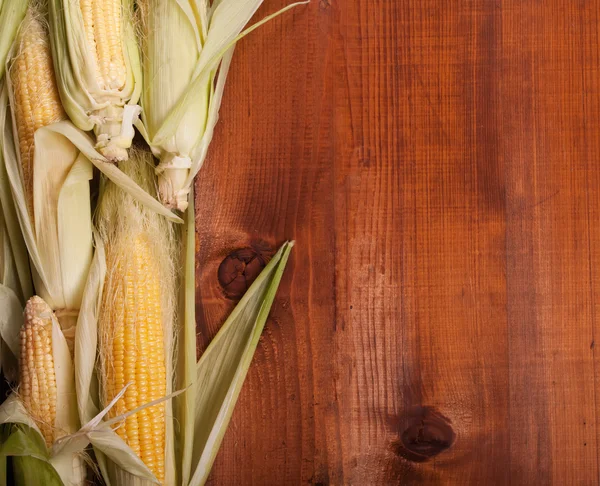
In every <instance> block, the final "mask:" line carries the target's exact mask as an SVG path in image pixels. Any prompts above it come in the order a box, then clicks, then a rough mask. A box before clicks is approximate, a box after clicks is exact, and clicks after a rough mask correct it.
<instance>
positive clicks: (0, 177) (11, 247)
mask: <svg viewBox="0 0 600 486" xmlns="http://www.w3.org/2000/svg"><path fill="white" fill-rule="evenodd" d="M7 97H8V95H7V91H6V88H5V86H4V84H3V83H2V82H0V309H2V312H1V313H0V370H2V371H3V373H4V375H5V377H6V378H7V379H8V380H9V381H14V380H15V379H16V376H17V366H16V365H17V357H18V356H19V329H20V328H21V323H22V320H23V319H22V313H23V306H24V304H25V301H26V300H27V299H28V298H29V297H31V295H33V287H32V282H31V274H30V269H29V258H28V256H27V250H26V249H25V243H24V241H23V236H22V234H21V229H20V227H19V221H18V219H17V213H16V209H15V206H14V202H13V199H12V197H11V191H10V184H9V181H8V175H7V173H6V166H5V164H4V157H3V154H2V147H3V143H2V141H3V137H2V136H1V134H2V133H3V132H4V126H5V123H6V120H7V117H6V104H7Z"/></svg>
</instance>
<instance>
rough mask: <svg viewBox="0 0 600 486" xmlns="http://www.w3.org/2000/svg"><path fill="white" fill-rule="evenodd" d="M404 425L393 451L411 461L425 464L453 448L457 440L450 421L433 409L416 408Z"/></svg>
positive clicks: (406, 418) (394, 443)
mask: <svg viewBox="0 0 600 486" xmlns="http://www.w3.org/2000/svg"><path fill="white" fill-rule="evenodd" d="M403 423H404V424H403V426H404V430H402V432H401V433H400V438H399V439H398V440H396V441H394V442H393V444H392V449H393V451H394V452H395V453H396V454H397V455H399V456H401V457H403V458H404V459H407V460H409V461H413V462H425V461H427V460H429V459H431V458H432V457H435V456H437V455H438V454H440V453H442V452H444V451H445V450H446V449H449V448H450V447H452V444H454V441H455V439H456V434H455V433H454V430H453V429H452V426H451V423H450V420H449V419H447V418H446V417H444V416H443V415H442V414H441V413H439V412H438V411H437V410H435V409H434V408H432V407H415V408H414V409H413V410H412V411H411V412H410V413H409V414H407V416H406V417H405V419H404V420H403Z"/></svg>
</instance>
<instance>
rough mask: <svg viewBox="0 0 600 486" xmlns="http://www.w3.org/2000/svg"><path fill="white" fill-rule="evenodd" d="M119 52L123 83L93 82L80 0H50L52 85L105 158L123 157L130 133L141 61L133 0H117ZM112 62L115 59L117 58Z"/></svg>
mask: <svg viewBox="0 0 600 486" xmlns="http://www.w3.org/2000/svg"><path fill="white" fill-rule="evenodd" d="M121 5H122V14H123V23H122V42H123V43H122V52H123V58H124V61H125V66H126V70H127V74H126V79H125V82H124V84H122V85H121V86H120V87H118V88H116V87H112V86H110V87H108V86H107V87H105V86H101V85H100V84H99V82H98V73H99V68H98V66H97V64H96V62H95V59H96V58H95V54H94V51H93V49H94V48H93V47H92V46H90V44H89V42H88V39H87V36H86V33H85V27H84V21H83V15H82V13H81V7H80V0H50V1H49V14H50V15H49V17H50V25H51V27H52V28H51V30H50V31H51V45H52V53H53V59H54V66H55V71H56V73H57V81H58V87H59V90H60V94H61V98H62V101H63V104H64V106H65V110H66V111H67V113H68V114H69V116H70V118H71V120H73V123H75V125H76V126H77V127H79V128H80V129H82V130H85V131H89V130H92V129H94V131H95V132H96V134H97V136H98V144H97V148H98V149H99V150H100V151H101V152H102V153H103V154H105V155H106V156H107V157H108V158H110V159H111V160H115V161H118V160H126V158H127V152H126V149H128V148H129V147H130V146H131V142H132V139H133V136H134V131H133V122H134V121H135V119H136V118H137V116H138V115H139V111H140V110H139V107H137V106H136V104H137V102H138V100H139V96H140V90H141V65H140V59H139V51H138V48H137V44H136V39H135V33H134V28H133V24H132V15H133V2H132V0H122V2H121ZM117 62H118V61H117Z"/></svg>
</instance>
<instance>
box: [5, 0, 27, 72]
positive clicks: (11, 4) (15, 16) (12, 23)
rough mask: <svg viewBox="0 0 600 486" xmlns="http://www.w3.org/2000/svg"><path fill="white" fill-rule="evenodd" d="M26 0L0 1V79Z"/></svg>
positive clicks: (23, 12) (24, 10)
mask: <svg viewBox="0 0 600 486" xmlns="http://www.w3.org/2000/svg"><path fill="white" fill-rule="evenodd" d="M28 3H29V2H28V1H27V0H2V2H0V26H2V28H1V29H0V80H2V78H3V76H4V72H5V69H6V58H7V56H8V53H9V51H10V49H11V47H12V44H13V42H14V39H15V36H16V34H17V30H18V28H19V25H20V24H21V21H22V20H23V18H24V17H25V12H27V6H28Z"/></svg>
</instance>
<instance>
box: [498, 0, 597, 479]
mask: <svg viewBox="0 0 600 486" xmlns="http://www.w3.org/2000/svg"><path fill="white" fill-rule="evenodd" d="M597 21H598V18H597V5H592V4H587V3H586V2H575V3H573V2H568V1H563V0H561V1H554V2H550V3H549V4H544V6H543V8H540V5H538V6H537V7H536V6H534V5H531V4H526V3H524V2H518V1H509V2H503V6H502V25H503V38H502V48H503V51H504V53H505V58H504V64H503V72H504V78H503V88H502V95H503V96H502V97H503V99H504V105H503V112H504V117H503V118H504V126H505V133H504V137H503V144H502V146H503V154H504V158H505V164H506V167H507V169H506V177H507V181H506V183H507V197H506V212H507V253H508V257H507V273H506V279H507V285H508V296H509V307H508V326H509V334H510V341H509V342H510V353H509V356H510V385H511V386H510V389H511V393H510V411H509V413H510V424H511V440H510V444H511V456H510V459H511V475H512V477H513V478H514V479H515V480H518V481H519V482H520V483H522V484H527V483H530V482H534V483H536V484H595V483H596V482H597V480H598V463H597V459H598V448H597V444H596V440H595V437H593V436H590V434H589V432H588V428H589V425H588V424H589V423H594V424H596V413H597V405H596V401H595V372H594V360H593V354H594V351H593V349H590V346H591V342H592V341H593V333H594V329H593V321H592V315H591V305H592V300H591V299H592V288H591V275H592V274H593V271H594V269H593V266H592V262H593V257H592V255H591V245H590V224H591V223H593V221H592V220H591V219H590V209H591V208H590V206H589V204H590V201H589V196H590V193H589V192H588V191H590V189H591V187H589V186H588V187H586V185H587V178H588V177H589V170H588V164H589V162H590V160H589V159H588V158H587V157H589V156H590V154H589V153H588V154H586V153H585V148H586V144H587V143H588V140H590V139H595V140H597V128H596V127H592V126H586V120H585V112H584V111H583V110H582V108H583V106H584V104H583V103H584V98H583V97H582V95H583V93H584V86H583V80H584V79H585V78H588V81H587V82H588V83H589V82H590V81H591V80H589V75H588V76H584V73H586V69H589V68H590V67H591V65H590V64H588V63H589V62H592V63H594V64H593V66H594V67H595V71H596V72H597V59H593V58H589V57H588V58H587V59H586V58H585V57H584V56H585V54H584V51H583V49H584V46H585V44H584V43H583V39H584V37H583V31H582V29H586V30H587V33H588V35H593V36H594V38H595V40H597V25H598V23H597ZM590 29H593V30H591V31H590ZM596 49H597V44H596ZM596 53H597V50H596ZM592 86H595V87H596V88H595V89H596V93H597V86H598V78H597V77H596V78H595V79H594V80H593V82H592ZM592 190H593V192H597V190H598V187H596V188H595V189H592ZM596 223H597V222H596ZM596 260H597V257H596ZM594 427H597V425H594Z"/></svg>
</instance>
